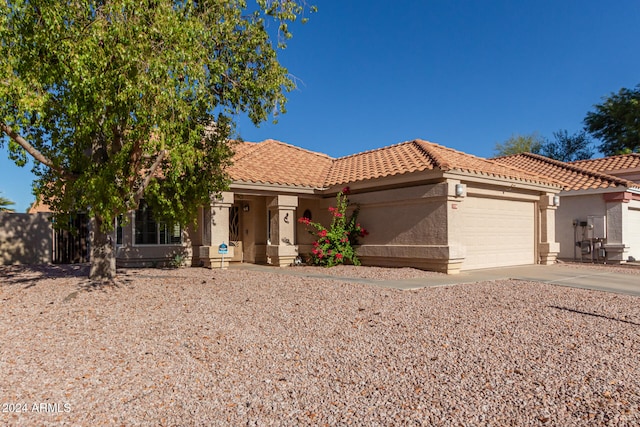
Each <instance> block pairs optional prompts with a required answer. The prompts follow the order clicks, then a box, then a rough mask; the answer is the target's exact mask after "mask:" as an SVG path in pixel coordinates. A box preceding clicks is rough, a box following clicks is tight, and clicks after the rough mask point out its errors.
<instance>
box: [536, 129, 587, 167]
mask: <svg viewBox="0 0 640 427" xmlns="http://www.w3.org/2000/svg"><path fill="white" fill-rule="evenodd" d="M553 137H554V139H553V140H548V141H545V142H544V144H543V146H542V150H541V151H540V154H542V155H543V156H547V157H549V158H552V159H555V160H560V161H561V162H573V161H576V160H586V159H590V158H591V157H593V154H594V151H593V148H592V147H591V140H590V139H589V137H588V136H587V134H586V133H585V132H584V131H583V132H577V133H575V134H573V135H569V133H568V132H567V131H566V130H560V131H557V132H554V133H553Z"/></svg>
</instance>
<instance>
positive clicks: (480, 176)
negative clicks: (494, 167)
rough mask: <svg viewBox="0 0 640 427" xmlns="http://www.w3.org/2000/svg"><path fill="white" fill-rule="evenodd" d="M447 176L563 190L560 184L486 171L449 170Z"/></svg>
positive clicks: (484, 182)
mask: <svg viewBox="0 0 640 427" xmlns="http://www.w3.org/2000/svg"><path fill="white" fill-rule="evenodd" d="M443 176H444V177H445V178H451V179H462V180H465V181H471V182H477V183H480V184H490V185H499V186H505V185H508V186H509V187H511V188H514V186H515V187H516V188H521V189H525V190H534V191H544V192H547V193H559V192H560V191H562V187H561V186H560V185H558V184H553V183H543V182H538V181H535V180H524V179H519V178H510V177H505V176H500V175H490V174H486V173H478V172H470V171H461V170H455V169H454V170H449V171H447V172H445V173H444V174H443Z"/></svg>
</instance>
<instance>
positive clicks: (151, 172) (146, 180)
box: [134, 150, 168, 202]
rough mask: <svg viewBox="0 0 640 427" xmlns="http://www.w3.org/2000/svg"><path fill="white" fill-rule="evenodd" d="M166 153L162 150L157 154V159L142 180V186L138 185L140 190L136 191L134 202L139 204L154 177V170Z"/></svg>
mask: <svg viewBox="0 0 640 427" xmlns="http://www.w3.org/2000/svg"><path fill="white" fill-rule="evenodd" d="M167 153H168V151H167V150H162V151H160V153H158V157H157V158H156V161H155V162H153V164H152V165H151V168H149V172H148V173H147V176H146V177H145V178H144V180H143V181H142V184H141V185H140V188H138V191H136V194H135V195H134V199H135V201H136V202H139V201H140V199H142V197H143V196H144V190H145V189H146V188H147V187H148V186H149V183H150V182H151V179H152V178H153V176H154V175H155V173H156V170H158V168H159V167H160V164H161V163H162V161H163V160H164V158H165V157H166V155H167Z"/></svg>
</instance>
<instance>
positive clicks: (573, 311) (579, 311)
mask: <svg viewBox="0 0 640 427" xmlns="http://www.w3.org/2000/svg"><path fill="white" fill-rule="evenodd" d="M549 307H550V308H555V309H556V310H563V311H568V312H570V313H576V314H584V315H586V316H592V317H599V318H601V319H607V320H614V321H616V322H622V323H628V324H630V325H634V326H640V323H636V322H632V321H630V320H624V319H618V318H616V317H611V316H605V315H603V314H597V313H589V312H588V311H581V310H576V309H573V308H568V307H560V306H557V305H550V306H549Z"/></svg>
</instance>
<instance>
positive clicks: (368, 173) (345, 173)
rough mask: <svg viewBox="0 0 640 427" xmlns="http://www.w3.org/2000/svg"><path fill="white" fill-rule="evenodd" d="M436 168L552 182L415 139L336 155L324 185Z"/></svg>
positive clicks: (537, 181) (538, 181) (529, 180)
mask: <svg viewBox="0 0 640 427" xmlns="http://www.w3.org/2000/svg"><path fill="white" fill-rule="evenodd" d="M433 169H439V170H442V171H451V170H459V171H464V172H471V173H474V174H479V175H485V176H492V177H501V178H511V179H516V180H520V181H526V182H536V183H543V184H550V183H551V182H550V181H549V180H548V179H546V178H544V177H541V176H535V175H534V174H531V173H527V172H525V171H522V170H519V169H516V168H514V167H511V166H508V165H504V164H502V163H497V162H494V161H492V160H487V159H483V158H481V157H476V156H473V155H471V154H466V153H463V152H461V151H457V150H454V149H451V148H447V147H443V146H442V145H438V144H434V143H432V142H427V141H423V140H420V139H416V140H413V141H408V142H403V143H400V144H396V145H391V146H388V147H383V148H379V149H376V150H371V151H365V152H363V153H358V154H354V155H351V156H347V157H341V158H339V159H336V160H335V161H334V162H333V164H332V166H331V169H330V171H329V175H328V176H327V179H326V181H325V186H329V185H337V184H345V183H349V182H355V181H362V180H366V179H372V178H379V177H384V176H392V175H400V174H405V173H410V172H416V171H424V170H433Z"/></svg>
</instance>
